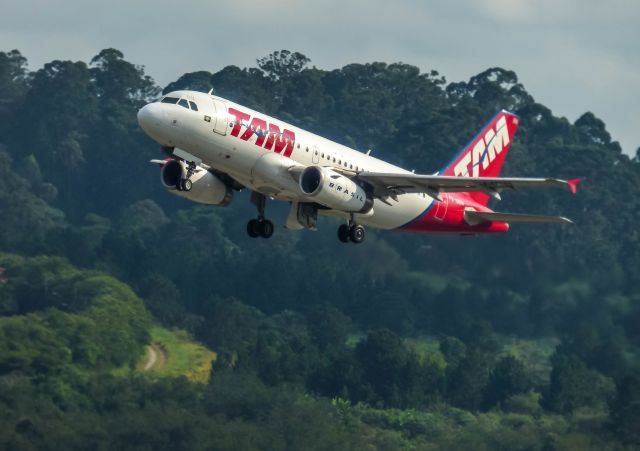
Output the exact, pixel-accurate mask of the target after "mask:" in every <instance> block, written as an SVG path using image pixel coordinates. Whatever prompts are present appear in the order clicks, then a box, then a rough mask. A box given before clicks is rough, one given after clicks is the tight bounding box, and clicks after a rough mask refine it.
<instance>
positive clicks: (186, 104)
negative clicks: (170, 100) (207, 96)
mask: <svg viewBox="0 0 640 451" xmlns="http://www.w3.org/2000/svg"><path fill="white" fill-rule="evenodd" d="M178 105H180V106H183V107H185V108H186V109H187V110H188V109H189V103H188V102H187V99H180V101H179V102H178Z"/></svg>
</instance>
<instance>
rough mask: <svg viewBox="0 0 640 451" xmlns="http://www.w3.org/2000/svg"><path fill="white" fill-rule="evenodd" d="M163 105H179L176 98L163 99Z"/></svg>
mask: <svg viewBox="0 0 640 451" xmlns="http://www.w3.org/2000/svg"><path fill="white" fill-rule="evenodd" d="M162 103H178V99H177V98H176V97H165V98H164V99H162Z"/></svg>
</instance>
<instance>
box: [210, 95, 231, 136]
mask: <svg viewBox="0 0 640 451" xmlns="http://www.w3.org/2000/svg"><path fill="white" fill-rule="evenodd" d="M213 107H214V109H215V110H216V111H215V113H214V116H213V117H214V121H213V122H214V124H213V131H214V132H216V133H219V134H221V135H226V134H227V127H228V126H229V112H228V111H227V105H226V104H225V103H224V102H223V101H221V100H218V99H213Z"/></svg>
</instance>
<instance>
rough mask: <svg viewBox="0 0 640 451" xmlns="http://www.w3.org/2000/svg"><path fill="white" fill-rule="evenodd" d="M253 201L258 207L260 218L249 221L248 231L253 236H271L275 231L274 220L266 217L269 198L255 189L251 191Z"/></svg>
mask: <svg viewBox="0 0 640 451" xmlns="http://www.w3.org/2000/svg"><path fill="white" fill-rule="evenodd" d="M251 203H252V204H254V205H255V206H256V208H257V209H258V219H252V220H250V221H249V222H248V223H247V233H248V234H249V236H250V237H251V238H258V237H262V238H271V235H273V231H274V227H273V222H271V221H269V220H268V219H265V217H264V209H265V205H266V203H267V198H266V197H265V196H264V194H260V193H256V192H255V191H253V192H252V193H251Z"/></svg>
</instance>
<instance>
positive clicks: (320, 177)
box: [300, 166, 373, 213]
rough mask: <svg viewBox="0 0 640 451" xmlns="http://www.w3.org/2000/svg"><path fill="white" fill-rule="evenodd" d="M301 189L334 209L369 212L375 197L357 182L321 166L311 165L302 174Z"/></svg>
mask: <svg viewBox="0 0 640 451" xmlns="http://www.w3.org/2000/svg"><path fill="white" fill-rule="evenodd" d="M300 189H301V190H302V192H303V193H304V194H305V195H306V196H307V197H309V198H312V199H313V200H314V201H315V202H317V203H319V204H322V205H324V206H325V207H329V208H331V209H333V210H340V211H347V212H353V213H368V212H369V211H370V210H371V208H373V199H372V198H371V197H370V196H368V195H367V193H366V192H365V190H364V189H363V188H362V187H361V186H360V185H358V184H357V183H356V182H354V181H353V180H351V179H350V178H348V177H345V176H344V175H342V174H339V173H338V172H336V171H334V170H332V169H330V168H323V167H320V166H309V167H308V168H306V169H305V170H304V171H302V174H301V175H300Z"/></svg>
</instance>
